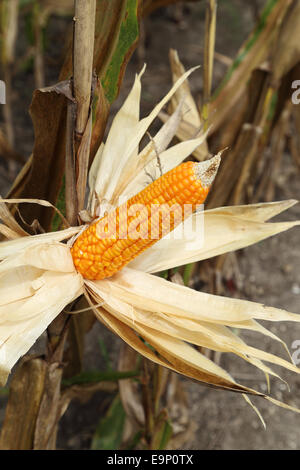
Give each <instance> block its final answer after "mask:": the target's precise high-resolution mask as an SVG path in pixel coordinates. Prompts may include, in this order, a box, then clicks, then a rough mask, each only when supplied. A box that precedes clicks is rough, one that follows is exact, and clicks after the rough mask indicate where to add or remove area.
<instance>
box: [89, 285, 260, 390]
mask: <svg viewBox="0 0 300 470" xmlns="http://www.w3.org/2000/svg"><path fill="white" fill-rule="evenodd" d="M100 284H101V283H99V284H96V283H94V284H93V283H92V281H91V282H88V286H89V288H90V289H92V291H93V292H94V293H95V292H96V293H98V295H99V298H100V299H102V300H105V310H107V311H108V312H109V313H110V314H111V315H114V316H115V317H116V319H118V320H117V322H118V323H119V327H120V329H121V331H122V334H120V329H118V332H117V331H116V332H117V334H119V336H121V337H122V338H123V339H124V340H125V341H127V342H128V344H130V345H131V346H132V347H134V348H135V349H136V350H138V351H139V352H141V354H143V355H145V356H146V357H148V358H150V357H149V356H150V355H151V359H152V360H154V362H158V363H160V364H161V365H165V366H166V367H169V368H171V369H173V370H175V371H177V372H179V373H182V374H183V375H186V376H188V377H192V378H194V379H196V380H199V381H201V382H205V383H206V384H210V385H214V386H216V387H220V388H225V389H229V390H233V391H239V392H243V391H244V392H246V391H247V393H254V394H259V393H258V392H256V391H254V390H252V389H249V388H247V387H244V386H242V385H240V384H237V383H235V382H234V380H233V379H232V378H231V377H230V375H229V374H228V373H227V372H226V371H224V370H223V369H222V368H221V367H219V366H218V365H216V364H215V363H214V362H213V361H210V360H209V359H208V358H207V357H205V356H203V355H202V354H201V353H199V352H198V351H196V350H195V349H194V348H192V347H191V346H189V345H188V344H186V343H184V342H182V341H178V340H176V339H175V338H172V337H169V336H168V335H166V334H164V333H161V332H159V333H158V332H157V331H155V332H154V331H153V330H152V329H151V328H148V327H146V326H145V325H140V324H139V323H137V322H136V321H135V318H134V309H132V307H131V306H130V305H128V304H126V303H124V302H121V301H120V300H119V299H116V298H114V297H112V296H111V295H109V296H108V295H106V294H104V295H103V292H102V290H101V288H100V289H99V286H100ZM103 297H104V299H103ZM100 310H101V312H99V313H98V316H99V317H101V318H103V319H104V321H105V322H108V323H109V324H110V326H111V327H112V329H113V330H114V327H113V323H115V324H116V322H115V320H116V319H114V322H110V321H109V320H110V318H111V315H107V314H106V313H105V312H104V309H103V308H101V309H100ZM120 315H121V316H122V320H123V321H122V322H120V321H119V318H120ZM124 323H125V324H126V325H127V326H130V327H131V328H130V331H131V332H132V329H133V330H135V331H137V332H138V333H139V334H141V335H142V336H143V338H144V339H146V340H147V341H148V342H149V343H150V344H151V345H152V346H154V347H155V349H156V350H157V351H158V352H160V354H161V356H162V358H159V359H164V358H165V359H166V360H167V361H166V362H165V363H163V362H162V361H161V360H159V361H158V358H157V356H156V355H154V354H153V353H152V352H150V351H151V350H149V349H148V348H145V346H144V347H143V350H142V351H141V348H140V347H139V348H138V347H137V343H138V341H137V339H136V338H137V337H136V338H134V336H133V335H132V334H131V339H130V341H128V337H126V336H125V335H124V331H127V333H128V330H127V329H126V328H124ZM139 341H140V340H139ZM149 352H150V354H149Z"/></svg>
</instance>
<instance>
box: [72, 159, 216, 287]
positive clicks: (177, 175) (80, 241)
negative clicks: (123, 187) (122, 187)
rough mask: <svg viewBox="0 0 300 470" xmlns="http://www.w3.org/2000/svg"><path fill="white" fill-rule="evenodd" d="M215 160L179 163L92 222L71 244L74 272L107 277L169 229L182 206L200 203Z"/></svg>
mask: <svg viewBox="0 0 300 470" xmlns="http://www.w3.org/2000/svg"><path fill="white" fill-rule="evenodd" d="M219 163H220V157H219V156H216V157H214V158H212V159H211V160H209V161H206V162H202V163H194V162H185V163H182V164H181V165H179V166H178V167H176V168H174V169H173V170H171V171H169V172H168V173H165V174H164V175H163V176H161V177H160V178H158V179H157V180H155V181H154V182H153V183H151V184H150V185H149V186H147V187H146V188H145V189H144V190H142V191H141V192H139V193H138V194H137V195H136V196H134V197H132V198H131V199H129V200H128V201H127V202H126V203H124V204H122V205H120V206H119V207H118V208H116V209H115V210H114V211H112V212H110V213H109V214H107V215H105V216H104V217H103V218H101V219H100V220H97V221H95V222H93V223H92V224H91V225H90V226H89V227H87V229H85V230H84V231H83V232H82V233H81V234H80V236H79V237H78V238H77V239H76V240H75V243H74V244H73V247H72V248H71V253H72V257H73V261H74V265H75V267H76V269H77V271H79V272H80V273H81V274H82V276H83V277H84V278H86V279H94V280H96V279H97V280H99V279H104V278H107V277H110V276H112V275H113V274H115V273H116V272H118V271H119V270H120V269H122V268H123V267H124V266H125V265H126V264H128V263H129V262H130V261H131V260H132V259H133V258H135V257H136V256H138V255H139V254H140V253H142V252H143V251H144V250H146V249H147V248H149V247H150V246H151V245H153V244H154V243H155V242H157V241H158V240H159V239H160V238H162V237H163V236H165V235H166V233H168V232H170V231H172V230H173V229H174V228H175V227H176V226H177V225H178V224H179V223H181V222H182V221H183V218H182V208H183V207H184V205H186V204H189V205H191V207H192V210H193V211H194V210H195V209H196V206H197V205H199V204H203V203H204V201H205V199H206V197H207V194H208V192H209V189H210V187H211V184H212V182H213V180H214V177H215V175H216V172H217V169H218V166H219ZM132 209H133V210H132ZM170 209H171V210H170ZM124 222H125V223H124Z"/></svg>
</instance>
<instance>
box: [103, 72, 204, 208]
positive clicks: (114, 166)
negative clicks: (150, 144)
mask: <svg viewBox="0 0 300 470" xmlns="http://www.w3.org/2000/svg"><path fill="white" fill-rule="evenodd" d="M197 68H198V67H194V68H193V69H191V70H189V71H188V72H187V73H186V74H184V75H183V76H182V77H181V78H180V79H179V80H178V81H177V82H176V84H175V85H174V86H173V87H172V89H171V90H170V91H169V93H167V95H166V96H165V97H164V98H163V99H162V100H161V101H160V102H159V103H158V104H157V105H156V106H155V108H154V109H153V110H152V112H151V113H150V114H149V115H148V116H147V117H145V118H143V119H141V120H140V121H138V122H137V124H136V125H135V126H130V132H128V133H127V132H124V128H123V127H122V126H120V124H119V123H118V122H117V123H116V124H115V125H112V128H111V130H110V133H109V136H108V138H107V141H106V144H105V147H104V152H103V156H102V160H101V166H100V169H99V173H98V178H99V181H100V180H101V181H102V185H101V188H102V189H101V193H100V194H99V195H98V196H99V198H100V199H101V200H102V199H103V200H104V201H110V202H111V203H114V199H115V195H116V193H117V192H118V182H119V180H120V176H121V175H122V173H123V171H124V168H125V167H126V166H128V168H131V167H132V162H133V161H135V160H136V152H137V148H138V145H139V142H140V140H141V138H142V137H143V135H144V134H145V132H146V131H147V129H148V127H149V126H150V124H151V123H152V121H153V120H154V119H155V118H156V117H157V115H158V113H159V111H160V110H161V109H162V107H163V106H164V105H165V104H166V103H167V102H168V101H169V99H170V98H171V96H172V95H173V94H174V93H175V91H176V90H177V89H178V87H179V86H180V85H181V84H182V83H183V81H184V80H185V79H186V78H187V77H188V76H189V75H190V74H191V73H192V72H193V71H194V70H196V69H197ZM139 81H140V78H139V77H137V79H136V82H135V83H136V87H138V86H139V87H140V84H139V85H138V82H139ZM123 106H124V105H123ZM131 108H133V110H136V99H135V98H134V93H132V94H131V93H130V94H129V96H128V98H127V100H126V109H128V110H129V111H128V112H130V113H132V114H134V112H133V111H132V110H131ZM128 112H127V113H126V116H127V117H126V119H125V116H124V119H123V118H122V122H123V121H124V120H125V121H126V120H127V119H129V121H131V118H129V116H128ZM119 113H120V114H121V116H122V114H123V113H124V111H123V107H122V108H121V110H120V111H119ZM135 116H136V115H135ZM115 119H116V118H115ZM114 122H115V121H114ZM127 126H128V124H126V128H127ZM104 210H105V207H104Z"/></svg>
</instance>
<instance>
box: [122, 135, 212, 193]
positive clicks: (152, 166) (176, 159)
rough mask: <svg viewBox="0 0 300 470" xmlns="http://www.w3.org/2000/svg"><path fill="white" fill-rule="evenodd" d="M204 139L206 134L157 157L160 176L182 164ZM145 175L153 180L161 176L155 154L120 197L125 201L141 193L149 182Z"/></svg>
mask: <svg viewBox="0 0 300 470" xmlns="http://www.w3.org/2000/svg"><path fill="white" fill-rule="evenodd" d="M205 138H206V134H205V135H202V136H201V137H199V138H198V139H193V140H187V141H186V142H181V143H179V144H177V145H173V147H170V148H169V149H167V150H165V151H164V152H162V153H161V154H160V155H159V160H160V164H161V169H162V174H164V173H167V172H168V171H170V170H172V169H173V168H175V167H176V166H177V165H179V164H180V163H182V162H183V160H185V159H186V158H187V157H188V156H189V155H190V154H191V153H193V151H194V150H195V149H196V148H197V147H199V145H201V144H202V143H203V142H204V140H205ZM147 174H148V175H149V174H150V175H151V176H152V179H153V180H155V179H157V178H159V177H160V176H161V174H160V168H159V166H158V162H157V157H156V155H155V154H154V155H153V158H152V160H151V161H150V162H149V163H148V164H147V165H146V166H145V168H144V169H143V170H141V171H140V172H139V173H138V174H137V175H136V177H135V178H134V179H133V181H132V182H131V183H130V184H129V185H128V186H127V187H126V189H125V190H124V191H123V192H122V197H124V198H125V199H127V198H129V197H131V196H134V195H135V194H137V193H138V192H139V191H142V190H143V189H144V188H145V187H146V186H147V185H148V184H150V183H151V181H149V176H147Z"/></svg>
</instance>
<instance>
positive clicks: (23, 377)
mask: <svg viewBox="0 0 300 470" xmlns="http://www.w3.org/2000/svg"><path fill="white" fill-rule="evenodd" d="M46 367H47V366H46V362H45V361H43V360H42V359H40V358H32V357H31V358H28V357H27V358H25V359H23V360H22V362H21V363H20V366H19V368H18V369H17V371H16V373H15V375H14V377H13V379H12V382H11V385H10V391H9V398H8V404H7V407H6V413H5V418H4V423H3V426H2V431H1V436H0V449H1V450H5V449H6V450H26V449H32V447H33V437H34V429H35V423H36V419H37V415H38V412H39V407H40V401H41V398H42V394H43V391H44V380H45V374H46Z"/></svg>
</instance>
